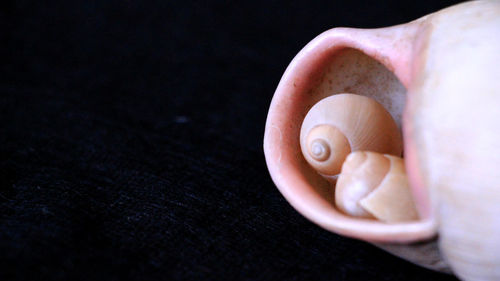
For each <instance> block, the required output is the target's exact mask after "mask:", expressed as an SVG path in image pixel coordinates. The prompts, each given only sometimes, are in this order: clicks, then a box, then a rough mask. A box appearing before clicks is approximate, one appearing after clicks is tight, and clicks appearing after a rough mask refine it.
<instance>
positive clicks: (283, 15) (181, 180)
mask: <svg viewBox="0 0 500 281" xmlns="http://www.w3.org/2000/svg"><path fill="white" fill-rule="evenodd" d="M44 2H45V1H32V2H30V1H15V2H14V1H7V2H5V1H3V2H2V4H1V13H0V19H1V21H0V29H1V30H0V36H1V37H0V50H1V56H0V59H1V62H0V67H1V68H0V69H1V70H0V71H1V72H0V74H1V75H0V91H1V93H0V110H1V114H0V120H1V123H0V153H1V154H0V259H1V260H0V279H1V280H38V279H40V280H124V279H136V280H139V279H144V280H145V279H148V280H238V279H240V280H456V279H455V278H454V277H452V276H449V275H444V274H439V273H435V272H432V271H429V270H426V269H422V268H419V267H417V266H414V265H412V264H410V263H407V262H405V261H403V260H400V259H398V258H395V257H393V256H391V255H389V254H387V253H385V252H383V251H382V250H379V249H378V248H376V247H374V246H372V245H369V244H366V243H364V242H360V241H355V240H351V239H347V238H343V237H340V236H337V235H335V234H332V233H329V232H327V231H324V230H322V229H320V228H319V227H317V226H316V225H314V224H312V223H310V222H309V221H307V220H306V219H304V218H303V217H302V216H301V215H299V214H298V213H297V212H296V211H295V210H294V209H293V208H292V207H290V206H289V204H288V203H287V202H286V201H285V200H284V199H283V197H282V196H281V194H280V193H279V192H278V191H277V189H276V188H275V186H274V184H273V182H272V181H271V179H270V176H269V174H268V171H267V168H266V165H265V161H264V155H263V151H262V138H263V133H264V123H265V118H266V114H267V108H268V106H269V103H270V100H271V97H272V95H273V92H274V89H275V87H276V86H277V84H278V82H279V79H280V77H281V75H282V74H283V72H284V70H285V68H286V66H287V65H288V63H289V62H290V60H291V59H292V58H293V56H294V55H295V54H296V53H297V52H298V51H299V50H300V49H301V48H302V47H303V46H304V45H305V44H306V43H307V42H308V41H310V40H311V39H312V38H314V37H315V36H316V35H317V34H319V33H321V32H322V31H324V30H326V29H329V28H331V27H334V26H351V27H364V28H368V27H382V26H389V25H394V24H399V23H403V22H407V21H410V20H413V19H416V18H418V17H420V16H423V15H425V14H427V13H430V12H433V11H436V10H438V9H440V8H443V7H446V6H448V5H451V4H454V3H456V2H457V1H433V0H421V1H411V2H410V1H408V2H406V1H397V0H394V1H389V0H387V1H380V0H373V1H368V0H367V1H333V0H329V1H283V2H280V1H252V2H241V3H237V2H233V1H219V2H216V1H212V2H211V3H208V2H207V1H205V2H203V1H200V2H194V1H175V2H170V1H156V2H150V1H124V0H122V1H60V2H59V3H44Z"/></svg>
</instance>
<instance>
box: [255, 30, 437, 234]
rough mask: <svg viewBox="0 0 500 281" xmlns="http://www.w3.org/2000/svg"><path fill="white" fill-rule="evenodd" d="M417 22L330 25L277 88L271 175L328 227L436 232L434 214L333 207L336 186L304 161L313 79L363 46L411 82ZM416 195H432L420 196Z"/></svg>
mask: <svg viewBox="0 0 500 281" xmlns="http://www.w3.org/2000/svg"><path fill="white" fill-rule="evenodd" d="M418 27H419V24H418V22H412V23H410V24H407V25H400V26H395V27H390V28H382V29H373V30H362V29H349V28H336V29H332V30H329V31H326V32H324V33H323V34H321V35H319V36H318V37H316V38H315V39H314V40H313V41H311V42H310V43H309V44H308V45H307V46H306V47H304V49H303V50H301V51H300V52H299V53H298V54H297V56H296V57H295V58H294V59H293V61H292V62H291V63H290V65H289V66H288V68H287V70H286V71H285V74H284V75H283V77H282V79H281V81H280V83H279V85H278V88H277V90H276V92H275V94H274V97H273V100H272V103H271V106H270V110H269V113H268V118H267V122H266V131H265V136H264V153H265V155H266V162H267V166H268V169H269V172H270V174H271V177H272V179H273V181H274V183H275V184H276V186H277V187H278V189H279V190H280V192H281V193H282V194H283V196H284V197H285V198H286V199H287V200H288V202H289V203H290V204H291V205H292V206H293V207H294V208H295V209H296V210H297V211H299V212H300V213H301V214H302V215H304V216H305V217H307V218H308V219H310V220H311V221H313V222H315V223H316V224H318V225H320V226H321V227H323V228H325V229H327V230H329V231H332V232H335V233H338V234H341V235H345V236H349V237H353V238H358V239H362V240H366V241H370V242H396V243H408V242H414V241H420V240H424V239H428V238H431V237H433V236H434V235H435V234H436V228H437V226H436V222H435V220H434V219H433V218H431V217H430V216H426V217H424V219H422V220H419V221H415V222H408V223H399V224H385V223H381V222H377V221H373V220H362V219H356V218H351V217H349V216H346V215H344V214H342V213H340V212H339V211H338V210H337V209H336V208H335V207H334V204H333V194H332V190H331V188H330V187H329V186H328V184H327V182H326V181H325V180H324V179H322V178H321V177H320V176H319V175H318V174H317V173H316V172H315V171H313V170H312V168H311V167H309V165H308V164H307V163H306V162H305V160H304V159H303V156H302V155H301V153H300V146H299V133H300V126H301V124H302V120H303V118H304V116H305V114H306V112H307V110H308V108H307V107H308V106H310V105H312V102H311V100H312V99H313V98H311V97H310V95H308V92H307V90H308V85H310V83H313V82H314V81H316V80H317V79H318V77H319V75H320V73H319V71H320V70H321V68H322V67H323V66H324V62H325V61H326V60H327V58H329V57H331V56H332V54H334V53H335V52H337V51H339V50H341V49H343V48H353V49H357V50H360V51H361V52H363V53H364V54H366V55H368V56H370V57H372V58H374V59H375V60H377V61H379V62H380V63H382V64H383V65H385V66H386V67H387V68H388V69H389V70H390V71H391V72H393V73H394V74H395V75H396V76H397V77H398V78H399V80H400V81H401V82H402V84H403V85H404V86H405V87H407V88H408V85H409V84H410V82H411V73H410V72H411V57H412V52H413V38H414V37H415V36H416V34H417V31H418ZM417 200H427V199H425V198H423V197H422V196H420V197H419V198H417ZM417 204H419V202H417ZM424 205H425V202H424ZM425 213H427V214H429V212H425Z"/></svg>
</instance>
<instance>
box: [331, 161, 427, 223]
mask: <svg viewBox="0 0 500 281" xmlns="http://www.w3.org/2000/svg"><path fill="white" fill-rule="evenodd" d="M335 204H336V206H337V208H338V209H339V210H341V211H342V212H344V213H345V214H348V215H350V216H354V217H360V218H375V219H378V220H381V221H384V222H388V223H393V222H403V221H411V220H416V219H418V214H417V211H416V208H415V204H414V202H413V197H412V195H411V190H410V187H409V184H408V179H407V177H406V172H405V168H404V162H403V159H402V158H400V157H395V156H392V155H383V154H379V153H374V152H365V151H357V152H353V153H351V154H350V155H349V156H348V157H347V159H346V161H345V162H344V165H343V166H342V172H341V174H340V175H339V178H338V180H337V185H336V187H335Z"/></svg>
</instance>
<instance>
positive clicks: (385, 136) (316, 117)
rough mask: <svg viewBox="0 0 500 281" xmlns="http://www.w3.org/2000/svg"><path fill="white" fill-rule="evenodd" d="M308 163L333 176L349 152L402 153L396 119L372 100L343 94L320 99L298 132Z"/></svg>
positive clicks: (338, 170) (322, 172)
mask: <svg viewBox="0 0 500 281" xmlns="http://www.w3.org/2000/svg"><path fill="white" fill-rule="evenodd" d="M300 146H301V149H302V154H303V155H304V158H305V159H306V160H307V162H308V163H309V164H310V165H311V166H312V167H314V169H316V170H317V171H318V172H319V173H320V174H323V175H327V176H335V175H337V174H338V173H339V172H340V169H341V167H342V163H343V162H344V160H345V158H346V157H347V155H348V154H349V153H350V152H352V151H357V150H368V151H374V152H380V153H387V154H392V155H397V156H399V155H401V151H402V139H401V133H400V132H399V129H398V126H397V125H396V122H395V121H394V120H393V118H392V117H391V115H390V114H389V112H387V110H385V108H384V107H383V106H382V105H381V104H379V103H378V102H376V101H375V100H373V99H371V98H368V97H365V96H360V95H354V94H348V93H342V94H336V95H333V96H330V97H327V98H324V99H322V100H321V101H319V102H318V103H316V104H315V105H314V106H313V107H312V108H311V109H310V110H309V112H308V113H307V115H306V117H305V119H304V122H303V123H302V128H301V131H300Z"/></svg>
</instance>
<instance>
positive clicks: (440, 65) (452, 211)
mask: <svg viewBox="0 0 500 281" xmlns="http://www.w3.org/2000/svg"><path fill="white" fill-rule="evenodd" d="M499 63H500V1H497V0H484V1H471V2H466V3H463V4H459V5H456V6H452V7H450V8H447V9H444V10H441V11H438V12H436V13H433V14H430V15H427V16H425V17H422V18H420V19H417V20H415V21H412V22H409V23H407V24H402V25H397V26H393V27H387V28H378V29H369V30H368V29H367V30H363V29H351V28H334V29H332V30H328V31H326V32H324V33H323V34H321V35H319V36H318V37H316V38H315V39H314V40H312V41H311V42H310V43H309V44H307V46H305V47H304V49H303V50H302V51H300V53H299V54H298V55H297V56H296V57H295V58H294V59H293V61H292V62H291V63H290V65H289V66H288V68H287V70H286V71H285V73H284V75H283V77H282V79H281V81H280V83H279V85H278V87H277V89H276V92H275V94H274V96H273V100H272V102H271V105H270V108H269V113H268V117H267V121H266V130H265V135H264V152H265V156H266V162H267V166H268V169H269V172H270V174H271V177H272V179H273V181H274V182H275V184H276V186H277V187H278V189H279V190H280V192H281V193H282V194H283V196H284V197H285V198H286V199H287V200H288V202H290V204H291V205H292V206H293V207H294V208H295V209H297V210H298V211H299V212H300V213H301V214H303V215H304V216H305V217H307V218H308V219H310V220H311V221H313V222H315V223H316V224H318V225H320V226H321V227H323V228H325V229H327V230H329V231H332V232H335V233H337V234H340V235H345V236H348V237H353V238H358V239H362V240H365V241H368V242H370V243H376V245H378V246H380V247H381V248H384V249H386V250H388V251H390V252H391V253H394V254H395V255H398V256H400V257H402V258H406V259H408V260H410V261H412V262H414V263H417V264H419V265H422V266H425V267H427V268H431V269H435V270H439V271H445V272H451V271H452V272H453V273H454V274H455V275H456V276H457V277H459V278H460V279H462V280H500V239H499V237H500V219H499V218H500V174H499V172H498V168H497V167H499V166H500V149H499V148H498V143H500V122H498V120H500V110H498V109H499V108H500V92H499V90H498V89H500V72H499V71H498V69H497V68H498V67H497V66H498V64H499ZM346 92H347V93H352V94H356V95H363V96H367V97H370V98H372V99H374V100H376V101H377V102H379V103H380V104H381V105H382V106H383V107H384V108H385V109H386V110H387V111H388V112H389V113H390V115H391V116H392V118H393V119H394V121H395V122H396V124H397V126H398V127H399V128H401V130H402V132H403V144H404V163H405V170H406V173H407V179H408V183H409V188H410V191H411V194H412V195H413V201H414V203H415V207H416V209H417V213H418V219H417V220H406V219H405V220H403V221H396V222H391V223H387V222H385V221H383V220H376V219H373V218H363V217H357V216H352V215H349V214H345V213H344V212H343V211H342V210H341V207H337V205H336V204H335V188H333V187H332V185H335V180H332V179H331V176H325V175H323V174H322V172H321V170H316V169H315V168H313V166H311V165H310V164H309V163H308V161H307V160H306V158H305V157H304V156H302V148H301V144H300V143H301V126H302V123H303V121H304V118H305V116H306V114H307V112H308V111H309V110H310V109H311V108H312V107H313V106H314V105H315V104H316V103H317V102H319V101H320V100H322V99H324V98H327V97H329V96H332V95H337V94H342V93H346ZM313 123H314V124H316V125H321V124H322V123H321V122H318V121H313ZM337 129H339V128H338V127H337ZM318 130H319V129H318ZM339 131H341V132H343V131H342V130H341V129H339ZM343 133H344V132H343ZM321 134H326V135H332V136H333V139H337V141H338V139H340V140H341V141H342V138H341V137H339V136H338V135H339V134H338V132H332V131H331V130H330V129H328V130H322V131H321ZM346 139H347V140H349V138H348V137H346ZM337 141H335V142H337ZM320 144H321V143H320ZM311 150H312V151H311V152H313V153H314V154H316V155H317V156H316V157H317V158H318V159H323V158H326V157H327V156H325V155H328V153H331V152H332V151H331V150H330V151H327V150H326V149H322V148H321V146H318V145H316V146H315V147H314V148H311ZM350 150H351V151H354V149H353V148H352V147H351V149H350ZM346 153H348V150H347V149H345V150H341V155H344V154H346ZM341 158H342V157H341ZM336 165H337V164H336ZM334 166H335V165H334ZM335 168H338V165H337V166H335ZM391 208H392V207H391Z"/></svg>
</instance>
